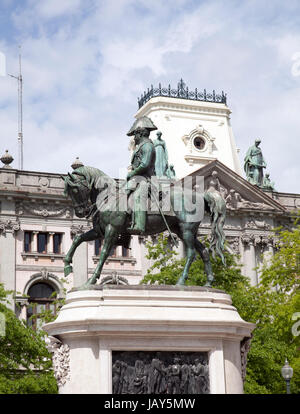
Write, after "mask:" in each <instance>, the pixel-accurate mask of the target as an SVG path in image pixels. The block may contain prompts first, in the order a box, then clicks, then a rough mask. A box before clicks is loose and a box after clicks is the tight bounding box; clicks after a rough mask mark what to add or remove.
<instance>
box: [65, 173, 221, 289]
mask: <svg viewBox="0 0 300 414" xmlns="http://www.w3.org/2000/svg"><path fill="white" fill-rule="evenodd" d="M63 178H64V180H65V195H67V196H70V197H71V199H72V202H73V206H74V210H75V214H76V216H77V217H80V218H83V217H86V218H88V217H92V221H93V228H92V229H91V230H89V231H87V232H86V233H83V234H80V235H77V236H76V237H75V238H74V240H73V243H72V246H71V248H70V249H69V251H68V253H67V255H66V257H65V259H64V263H65V268H64V271H65V275H66V276H68V275H69V274H70V273H71V272H72V266H71V263H72V258H73V255H74V253H75V250H76V249H77V247H78V246H79V245H80V244H81V243H82V242H84V241H92V240H97V239H104V242H103V247H102V249H101V253H100V257H99V263H98V265H97V267H96V269H95V271H94V273H93V275H92V276H91V277H90V278H89V279H88V280H87V282H86V283H84V284H83V285H82V286H81V287H80V289H88V288H89V286H90V285H94V284H95V283H96V281H97V280H98V279H99V277H100V274H101V271H102V268H103V265H104V263H105V261H106V259H107V258H108V256H109V254H110V251H111V249H112V248H113V247H114V246H117V245H124V246H128V245H129V241H130V238H131V234H130V230H129V227H130V219H131V214H130V212H129V210H128V209H121V208H116V205H118V206H119V205H120V200H121V199H122V197H123V200H124V198H125V197H127V194H126V191H125V190H124V185H122V184H121V185H119V184H117V181H116V180H114V179H112V178H110V177H109V176H107V175H106V174H104V173H103V172H102V171H100V170H99V169H97V168H93V167H87V166H83V167H79V168H77V169H76V170H74V171H73V172H72V174H70V173H69V174H68V175H67V176H65V177H63ZM111 186H112V187H111ZM116 186H117V188H118V194H119V195H118V197H113V196H111V191H110V187H111V188H116ZM194 193H195V191H193V190H192V189H190V190H184V192H183V191H182V189H181V187H180V186H176V185H174V186H173V187H171V191H170V204H171V206H172V208H173V212H174V213H173V215H166V216H165V217H164V218H163V217H162V215H161V214H160V212H157V213H151V214H147V221H146V230H145V233H144V234H143V235H145V236H148V235H154V234H158V233H161V232H164V231H165V230H166V229H167V228H169V229H170V230H171V232H173V233H175V234H176V235H177V236H178V237H179V238H180V239H181V240H182V241H183V243H184V246H185V250H186V258H187V259H186V264H185V267H184V269H183V272H182V275H181V277H180V278H179V280H178V281H177V285H184V283H185V281H186V279H187V277H188V272H189V268H190V266H191V264H192V262H193V260H194V259H195V255H196V252H197V253H199V254H200V256H201V258H202V260H203V262H204V266H205V272H206V276H207V282H206V285H205V286H209V287H210V286H211V285H212V282H213V281H214V275H213V273H212V268H211V263H210V257H209V250H210V251H211V252H212V254H213V255H215V253H217V254H218V255H219V256H220V257H221V259H222V261H223V263H224V256H223V253H222V251H223V249H224V241H225V235H224V231H223V225H224V221H225V214H226V207H225V201H224V200H223V198H222V197H221V195H220V194H219V193H218V192H217V191H206V192H204V193H203V194H198V196H199V197H200V198H199V200H200V202H202V203H203V205H204V208H205V211H207V212H209V213H210V215H211V222H212V231H211V243H210V248H209V249H208V248H207V247H206V246H205V245H204V244H202V243H201V242H200V241H199V240H198V239H197V231H198V227H199V225H200V221H201V220H199V217H197V218H196V216H195V212H194V211H191V210H187V209H186V208H185V203H184V201H185V199H186V197H190V199H192V197H194V195H195V194H194ZM179 201H180V202H179ZM182 201H183V202H182ZM178 206H179V207H178ZM193 215H194V216H193Z"/></svg>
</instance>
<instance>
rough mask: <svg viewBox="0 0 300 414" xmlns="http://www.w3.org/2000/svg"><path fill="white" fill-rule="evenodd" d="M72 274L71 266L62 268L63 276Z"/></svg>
mask: <svg viewBox="0 0 300 414" xmlns="http://www.w3.org/2000/svg"><path fill="white" fill-rule="evenodd" d="M72 272H73V267H72V266H71V265H66V266H65V267H64V274H65V276H69V274H70V273H72Z"/></svg>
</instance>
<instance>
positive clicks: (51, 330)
mask: <svg viewBox="0 0 300 414" xmlns="http://www.w3.org/2000/svg"><path fill="white" fill-rule="evenodd" d="M253 328H254V325H253V324H250V323H247V322H245V321H243V320H242V319H241V317H240V316H239V314H238V312H237V311H236V309H235V308H234V307H233V306H232V303H231V298H230V296H229V295H227V294H226V293H224V292H222V291H220V290H216V289H211V288H205V287H179V286H158V285H152V286H144V285H137V286H134V285H129V286H120V285H118V286H117V285H106V286H94V287H93V289H91V290H85V291H72V292H70V293H68V294H67V298H66V304H65V305H64V306H63V307H62V309H61V311H60V313H59V315H58V317H57V319H56V320H55V321H54V322H51V323H48V324H46V325H45V326H44V330H45V331H47V332H48V334H49V335H51V336H52V337H54V338H52V341H54V342H55V343H54V346H53V349H54V366H55V371H56V376H57V378H58V383H59V392H60V393H61V394H66V393H67V394H84V393H95V394H97V393H100V394H101V393H104V394H111V393H112V390H113V385H112V382H113V381H112V365H113V356H114V352H115V353H116V352H117V351H123V352H121V354H122V355H123V354H125V355H126V352H125V351H139V352H140V355H144V356H145V355H146V356H147V352H148V353H149V355H150V354H151V355H153V352H155V351H160V353H163V354H164V355H168V353H169V354H170V355H171V354H172V356H174V355H175V356H176V353H178V354H180V355H185V354H184V353H187V354H189V355H194V354H193V353H199V355H200V354H201V355H206V357H207V362H208V365H207V367H206V368H207V371H208V381H209V387H208V389H209V392H210V393H212V394H226V393H227V394H233V393H243V370H244V367H245V354H246V352H245V351H244V350H245V345H244V344H245V338H249V337H250V336H251V331H252V330H253ZM241 343H242V352H241ZM166 352H167V353H166ZM119 354H120V352H119ZM131 355H132V352H131ZM195 355H196V354H195ZM241 355H242V357H241ZM114 381H115V380H114Z"/></svg>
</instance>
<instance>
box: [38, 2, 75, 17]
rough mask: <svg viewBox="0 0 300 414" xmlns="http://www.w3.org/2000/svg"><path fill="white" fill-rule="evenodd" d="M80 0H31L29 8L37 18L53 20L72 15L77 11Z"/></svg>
mask: <svg viewBox="0 0 300 414" xmlns="http://www.w3.org/2000/svg"><path fill="white" fill-rule="evenodd" d="M80 5H81V0H42V1H40V0H32V1H31V2H30V6H31V7H32V8H33V9H34V13H36V14H37V17H41V18H44V19H53V18H55V17H58V16H62V15H65V14H74V13H76V12H77V11H78V9H79V7H80Z"/></svg>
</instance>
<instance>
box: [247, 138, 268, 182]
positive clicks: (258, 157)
mask: <svg viewBox="0 0 300 414" xmlns="http://www.w3.org/2000/svg"><path fill="white" fill-rule="evenodd" d="M260 143H261V140H260V139H256V140H255V144H254V145H252V147H250V148H249V149H248V151H247V154H246V157H245V159H244V170H245V173H246V176H247V180H248V181H249V183H251V184H254V185H257V186H258V187H262V186H263V177H264V173H263V169H264V168H266V163H265V160H264V157H263V155H262V151H261V149H260V148H259V144H260Z"/></svg>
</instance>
